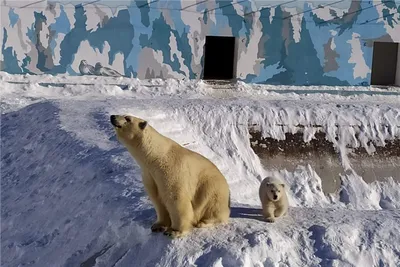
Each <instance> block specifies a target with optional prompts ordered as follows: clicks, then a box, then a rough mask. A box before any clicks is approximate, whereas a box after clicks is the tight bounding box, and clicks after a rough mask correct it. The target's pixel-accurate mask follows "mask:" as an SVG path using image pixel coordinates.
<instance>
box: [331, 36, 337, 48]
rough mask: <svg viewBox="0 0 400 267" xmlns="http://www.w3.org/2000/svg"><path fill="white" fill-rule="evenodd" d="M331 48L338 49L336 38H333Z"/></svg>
mask: <svg viewBox="0 0 400 267" xmlns="http://www.w3.org/2000/svg"><path fill="white" fill-rule="evenodd" d="M331 49H332V50H335V49H336V44H335V38H332V42H331Z"/></svg>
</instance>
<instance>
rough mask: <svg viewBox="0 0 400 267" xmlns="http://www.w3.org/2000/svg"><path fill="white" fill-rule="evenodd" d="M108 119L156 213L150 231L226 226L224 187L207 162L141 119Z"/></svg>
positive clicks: (226, 190)
mask: <svg viewBox="0 0 400 267" xmlns="http://www.w3.org/2000/svg"><path fill="white" fill-rule="evenodd" d="M110 119H111V123H112V124H113V126H114V129H115V132H116V135H117V138H118V140H119V141H120V142H121V143H122V144H124V145H125V147H126V148H127V150H128V151H129V152H130V154H131V155H132V157H133V158H134V159H135V160H136V161H137V163H138V164H139V165H140V167H141V170H142V179H143V184H144V188H145V190H146V192H147V194H148V195H149V198H150V200H151V202H152V203H153V205H154V208H155V210H156V213H157V221H156V222H155V223H154V224H153V225H152V227H151V230H152V231H153V232H164V234H165V235H168V236H171V237H173V238H174V237H182V236H184V235H186V234H187V233H188V232H189V231H190V230H191V229H192V228H193V227H208V226H212V225H215V224H218V223H226V222H228V220H229V216H230V193H229V187H228V183H227V181H226V179H225V177H224V176H223V175H222V173H221V172H220V171H219V170H218V168H217V167H216V166H215V165H214V164H213V163H212V162H211V161H210V160H208V159H207V158H205V157H203V156H202V155H200V154H198V153H196V152H194V151H191V150H189V149H187V148H184V147H182V146H181V145H179V144H178V143H176V142H175V141H173V140H171V139H170V138H167V137H166V136H163V135H161V134H160V133H159V132H157V131H156V130H155V129H154V128H153V127H151V126H150V125H148V123H147V122H146V121H144V120H143V119H141V118H137V117H133V116H126V115H111V117H110Z"/></svg>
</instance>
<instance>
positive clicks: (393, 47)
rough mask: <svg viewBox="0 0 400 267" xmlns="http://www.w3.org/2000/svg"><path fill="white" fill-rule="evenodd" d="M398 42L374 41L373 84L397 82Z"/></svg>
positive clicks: (392, 83)
mask: <svg viewBox="0 0 400 267" xmlns="http://www.w3.org/2000/svg"><path fill="white" fill-rule="evenodd" d="M398 51H399V44H398V43H386V42H374V50H373V54H372V73H371V85H394V84H396V68H397V53H398Z"/></svg>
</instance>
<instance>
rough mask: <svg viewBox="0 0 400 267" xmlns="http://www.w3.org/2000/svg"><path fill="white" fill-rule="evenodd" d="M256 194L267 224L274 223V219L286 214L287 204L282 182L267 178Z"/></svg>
mask: <svg viewBox="0 0 400 267" xmlns="http://www.w3.org/2000/svg"><path fill="white" fill-rule="evenodd" d="M258 193H259V197H260V200H261V205H262V214H263V216H264V218H265V219H266V221H267V222H275V220H276V218H279V217H282V216H284V215H286V214H287V212H288V206H289V204H288V198H287V195H286V191H285V184H284V183H283V182H282V181H279V180H278V179H276V178H273V177H270V176H268V177H266V178H265V179H264V180H263V181H262V182H261V184H260V188H259V191H258Z"/></svg>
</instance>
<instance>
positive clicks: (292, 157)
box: [249, 125, 400, 193]
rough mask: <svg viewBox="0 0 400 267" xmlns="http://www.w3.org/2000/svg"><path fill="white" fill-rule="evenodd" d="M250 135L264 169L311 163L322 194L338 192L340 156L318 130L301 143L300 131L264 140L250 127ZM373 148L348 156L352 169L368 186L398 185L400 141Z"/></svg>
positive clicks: (399, 176) (289, 169) (255, 129)
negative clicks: (389, 181) (387, 182)
mask: <svg viewBox="0 0 400 267" xmlns="http://www.w3.org/2000/svg"><path fill="white" fill-rule="evenodd" d="M316 127H317V128H319V127H318V126H316ZM299 128H300V129H301V128H302V126H299ZM303 128H304V127H303ZM249 132H250V135H251V137H250V143H251V147H252V149H253V151H254V152H255V153H256V155H258V156H259V158H260V160H261V163H262V164H263V165H264V167H265V168H267V169H275V170H281V169H286V170H288V171H294V170H295V168H296V167H297V166H299V165H303V166H304V165H307V164H310V165H311V167H312V168H313V169H314V170H315V172H316V173H317V174H318V175H319V176H320V177H321V180H322V187H323V191H324V192H325V193H334V192H336V191H337V190H338V189H339V187H340V184H341V181H340V174H343V173H344V172H345V170H344V168H343V166H342V162H341V159H340V155H339V153H338V152H337V151H336V150H335V148H334V146H333V143H332V142H330V141H328V140H327V139H326V134H325V133H324V132H322V130H321V129H318V131H317V133H316V134H315V136H314V139H312V140H311V141H309V142H304V139H303V132H302V131H301V130H299V132H297V133H294V134H293V133H286V134H285V140H277V139H274V138H270V137H266V138H263V137H262V135H261V132H260V131H259V130H257V128H256V127H254V125H253V126H250V129H249ZM374 145H375V148H376V151H375V153H373V154H372V155H370V154H368V153H367V151H366V150H365V149H364V148H362V147H361V148H355V149H353V152H352V153H351V154H349V155H348V157H349V161H350V164H351V166H352V168H353V170H354V171H355V172H356V173H357V174H359V175H360V176H362V177H363V179H364V181H365V182H367V183H371V182H373V181H383V180H385V178H388V177H392V178H393V179H394V180H396V181H399V182H400V139H395V140H388V141H387V142H386V145H385V146H384V147H383V146H378V145H376V144H374Z"/></svg>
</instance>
